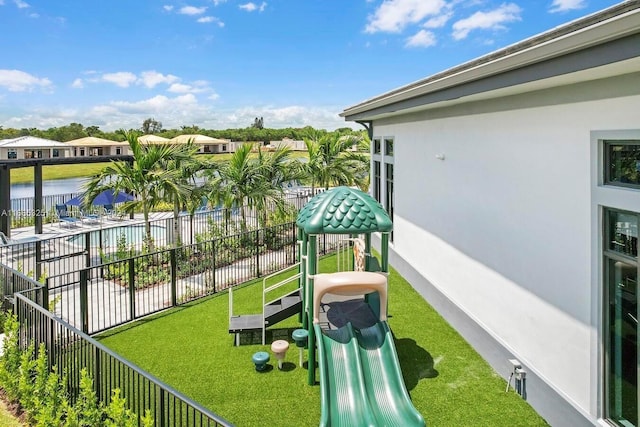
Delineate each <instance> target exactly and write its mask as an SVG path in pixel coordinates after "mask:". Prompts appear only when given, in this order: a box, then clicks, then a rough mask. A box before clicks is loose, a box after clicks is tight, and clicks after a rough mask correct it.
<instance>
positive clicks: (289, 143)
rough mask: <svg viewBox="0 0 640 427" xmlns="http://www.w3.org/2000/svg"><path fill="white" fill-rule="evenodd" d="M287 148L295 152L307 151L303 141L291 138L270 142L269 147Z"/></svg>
mask: <svg viewBox="0 0 640 427" xmlns="http://www.w3.org/2000/svg"><path fill="white" fill-rule="evenodd" d="M281 146H285V147H288V148H289V149H291V150H293V151H307V146H306V145H305V143H304V141H302V140H295V139H291V138H284V139H282V140H281V141H270V142H269V147H270V148H273V149H276V148H278V147H281Z"/></svg>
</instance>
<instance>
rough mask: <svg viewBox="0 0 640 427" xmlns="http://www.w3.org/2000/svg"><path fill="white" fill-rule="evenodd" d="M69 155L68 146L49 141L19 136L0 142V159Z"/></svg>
mask: <svg viewBox="0 0 640 427" xmlns="http://www.w3.org/2000/svg"><path fill="white" fill-rule="evenodd" d="M70 155H71V149H70V147H69V146H68V145H66V144H65V143H63V142H58V141H53V140H50V139H43V138H37V137H35V136H21V137H19V138H12V139H2V140H0V159H48V158H55V157H69V156H70Z"/></svg>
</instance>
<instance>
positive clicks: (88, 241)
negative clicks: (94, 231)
mask: <svg viewBox="0 0 640 427" xmlns="http://www.w3.org/2000/svg"><path fill="white" fill-rule="evenodd" d="M84 250H85V255H84V263H85V267H87V268H89V267H91V232H89V231H85V233H84Z"/></svg>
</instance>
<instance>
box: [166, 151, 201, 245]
mask: <svg viewBox="0 0 640 427" xmlns="http://www.w3.org/2000/svg"><path fill="white" fill-rule="evenodd" d="M181 151H182V152H181V155H180V156H176V157H172V158H168V159H163V161H161V162H160V163H161V164H160V166H161V167H162V168H163V169H165V170H175V171H178V179H177V180H178V181H179V182H175V181H171V182H169V181H164V182H163V183H162V193H163V196H164V200H166V201H170V202H172V204H173V231H174V236H175V238H176V240H175V242H174V243H175V244H176V245H180V244H181V243H182V232H181V231H182V227H181V226H180V222H179V216H180V208H181V207H187V208H188V209H189V211H190V212H191V213H193V211H194V209H195V207H196V206H199V205H200V204H201V200H202V196H201V194H200V192H199V191H198V188H197V186H196V176H197V174H198V172H199V171H200V170H201V169H202V166H203V164H202V162H200V161H198V159H196V157H195V154H196V153H197V152H198V147H197V146H195V145H194V143H193V140H191V139H189V140H188V141H187V143H186V144H184V147H183V150H181ZM177 184H179V185H177Z"/></svg>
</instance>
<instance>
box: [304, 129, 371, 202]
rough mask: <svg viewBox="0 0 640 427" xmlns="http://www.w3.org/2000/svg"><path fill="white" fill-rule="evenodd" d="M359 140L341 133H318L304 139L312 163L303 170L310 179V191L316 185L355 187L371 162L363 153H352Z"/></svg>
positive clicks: (326, 187)
mask: <svg viewBox="0 0 640 427" xmlns="http://www.w3.org/2000/svg"><path fill="white" fill-rule="evenodd" d="M358 139H359V138H358V137H356V136H353V135H346V136H341V135H340V134H339V133H335V132H334V133H328V134H319V133H315V134H314V135H312V136H311V137H307V138H304V142H305V145H306V146H307V152H308V155H309V161H308V162H307V163H306V164H305V165H304V170H305V172H306V174H307V176H308V177H309V178H310V180H311V191H312V193H314V192H315V187H316V185H318V186H321V187H324V188H325V189H328V188H329V187H330V186H331V185H353V184H354V183H356V182H357V180H356V178H357V177H358V176H359V175H361V172H359V171H361V170H362V168H366V167H368V164H369V161H368V159H367V157H366V156H364V155H363V154H362V153H359V152H356V151H351V149H352V147H353V146H354V145H355V144H357V143H358Z"/></svg>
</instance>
